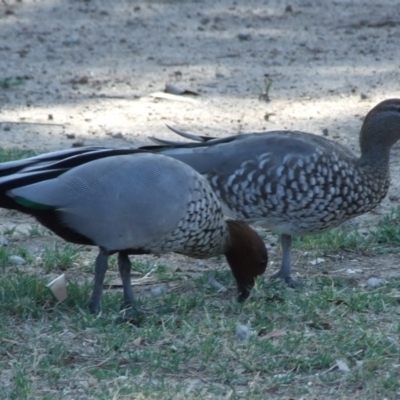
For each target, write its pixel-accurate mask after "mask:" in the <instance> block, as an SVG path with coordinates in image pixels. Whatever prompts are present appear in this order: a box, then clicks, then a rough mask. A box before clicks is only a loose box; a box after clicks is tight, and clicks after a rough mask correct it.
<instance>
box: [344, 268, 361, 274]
mask: <svg viewBox="0 0 400 400" xmlns="http://www.w3.org/2000/svg"><path fill="white" fill-rule="evenodd" d="M361 272H362V269H351V268H349V269H346V273H348V274H358V273H361Z"/></svg>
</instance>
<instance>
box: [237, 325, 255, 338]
mask: <svg viewBox="0 0 400 400" xmlns="http://www.w3.org/2000/svg"><path fill="white" fill-rule="evenodd" d="M253 334H254V332H253V331H252V330H251V329H250V328H249V327H248V326H246V325H241V324H238V325H236V339H237V340H240V341H245V340H249V339H250V338H251V337H252V336H253Z"/></svg>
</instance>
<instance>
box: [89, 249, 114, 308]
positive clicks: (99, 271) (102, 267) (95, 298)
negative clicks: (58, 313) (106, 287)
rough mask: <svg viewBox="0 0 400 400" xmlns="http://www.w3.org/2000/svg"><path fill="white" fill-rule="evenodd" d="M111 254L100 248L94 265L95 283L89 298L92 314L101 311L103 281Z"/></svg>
mask: <svg viewBox="0 0 400 400" xmlns="http://www.w3.org/2000/svg"><path fill="white" fill-rule="evenodd" d="M108 257H109V255H108V254H107V253H106V252H104V251H103V250H101V249H100V253H99V255H98V256H97V258H96V262H95V266H94V284H93V292H92V295H91V296H90V300H89V304H88V307H89V310H90V312H91V313H92V314H96V313H98V312H99V311H100V302H101V298H102V297H103V282H104V277H105V275H106V272H107V268H108Z"/></svg>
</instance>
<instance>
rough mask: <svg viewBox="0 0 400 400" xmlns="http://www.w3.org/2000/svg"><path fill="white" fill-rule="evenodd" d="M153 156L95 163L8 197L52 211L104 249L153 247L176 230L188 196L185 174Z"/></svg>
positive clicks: (143, 155)
mask: <svg viewBox="0 0 400 400" xmlns="http://www.w3.org/2000/svg"><path fill="white" fill-rule="evenodd" d="M151 156H152V155H151V154H138V155H135V156H118V157H110V158H107V159H102V160H97V161H93V162H91V163H88V164H85V165H83V166H81V167H78V168H75V169H73V170H71V171H68V172H67V173H65V174H63V175H61V176H60V177H58V178H56V179H51V180H47V181H44V182H39V183H36V184H33V185H29V186H24V187H21V188H17V189H13V190H11V191H10V195H12V196H14V197H20V198H23V199H25V200H28V201H31V202H34V203H36V204H40V205H44V206H51V207H54V208H56V209H57V211H58V213H59V215H60V218H61V220H62V221H63V222H64V223H65V224H66V225H67V226H68V227H70V228H72V229H73V230H75V231H77V232H79V233H80V234H82V235H84V236H86V237H88V238H90V239H91V240H92V241H93V242H94V243H96V244H97V245H98V246H102V247H104V248H105V249H107V250H118V249H128V248H137V249H139V248H145V247H146V248H147V247H151V246H152V243H153V244H154V243H157V241H162V240H163V238H164V237H165V236H166V235H168V233H169V232H171V230H172V229H174V228H175V227H176V226H177V225H178V223H179V221H180V220H181V219H182V214H183V213H184V212H185V210H184V206H185V205H186V203H187V196H188V179H187V175H186V171H183V172H182V170H181V169H179V168H178V169H176V170H174V168H173V167H174V165H172V166H171V165H170V162H171V161H172V162H173V160H170V161H168V163H167V164H166V163H165V162H164V160H161V161H160V160H159V158H162V159H164V158H165V157H159V156H158V158H154V156H153V157H151ZM165 159H166V160H168V158H165ZM175 164H176V162H175ZM168 170H169V172H171V173H168ZM150 250H151V249H150Z"/></svg>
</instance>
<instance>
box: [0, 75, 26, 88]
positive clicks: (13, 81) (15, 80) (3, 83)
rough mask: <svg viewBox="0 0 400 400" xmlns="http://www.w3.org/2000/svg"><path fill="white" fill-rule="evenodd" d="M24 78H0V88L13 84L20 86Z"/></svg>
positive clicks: (12, 85)
mask: <svg viewBox="0 0 400 400" xmlns="http://www.w3.org/2000/svg"><path fill="white" fill-rule="evenodd" d="M25 80H26V79H25V78H19V77H16V78H14V77H7V78H2V79H0V89H11V88H13V87H15V86H20V85H22V84H23V83H24V82H25Z"/></svg>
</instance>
